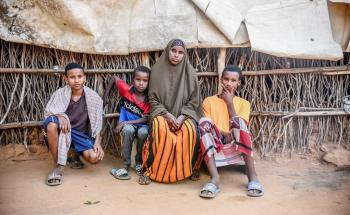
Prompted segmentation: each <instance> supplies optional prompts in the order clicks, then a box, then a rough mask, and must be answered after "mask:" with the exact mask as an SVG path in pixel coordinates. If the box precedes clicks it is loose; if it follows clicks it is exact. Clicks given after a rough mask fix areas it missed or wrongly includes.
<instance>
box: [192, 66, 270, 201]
mask: <svg viewBox="0 0 350 215" xmlns="http://www.w3.org/2000/svg"><path fill="white" fill-rule="evenodd" d="M241 79H242V71H241V69H240V68H239V67H237V66H235V65H227V66H226V67H225V69H224V71H223V73H222V77H221V82H222V88H223V91H222V93H221V94H219V95H215V96H210V97H208V98H206V99H205V100H204V102H203V114H204V116H205V117H204V118H202V119H200V121H199V130H200V133H201V149H202V153H203V157H204V160H205V162H206V164H207V166H208V170H209V173H210V175H211V181H210V182H209V183H207V184H206V185H204V187H203V189H202V190H201V192H200V197H203V198H214V197H215V196H216V194H217V193H218V192H219V185H220V176H219V173H218V171H217V167H220V166H226V165H231V164H235V163H238V162H240V161H241V156H243V159H244V162H245V164H246V168H247V173H248V180H249V183H248V193H247V194H248V196H253V197H258V196H262V195H264V190H263V188H262V186H261V184H260V182H259V180H258V177H257V174H256V172H255V167H254V160H253V157H252V156H253V151H252V141H251V136H250V132H249V130H248V126H247V125H248V123H249V115H250V103H249V102H248V101H247V100H245V99H242V98H240V97H238V96H235V95H234V93H235V91H236V89H237V88H238V86H239V85H240V84H241Z"/></svg>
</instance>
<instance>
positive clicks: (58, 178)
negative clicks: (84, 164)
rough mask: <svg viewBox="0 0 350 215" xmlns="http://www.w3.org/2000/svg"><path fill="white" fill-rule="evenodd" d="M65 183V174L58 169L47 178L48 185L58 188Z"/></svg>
mask: <svg viewBox="0 0 350 215" xmlns="http://www.w3.org/2000/svg"><path fill="white" fill-rule="evenodd" d="M62 181H63V173H62V172H61V171H59V170H57V169H56V168H55V169H54V170H53V171H52V172H51V173H50V174H49V175H48V176H47V180H46V185H48V186H57V185H61V184H62Z"/></svg>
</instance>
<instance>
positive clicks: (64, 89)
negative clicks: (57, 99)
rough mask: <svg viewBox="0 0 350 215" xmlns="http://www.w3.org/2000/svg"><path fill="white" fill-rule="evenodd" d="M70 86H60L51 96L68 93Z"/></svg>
mask: <svg viewBox="0 0 350 215" xmlns="http://www.w3.org/2000/svg"><path fill="white" fill-rule="evenodd" d="M70 92H71V91H70V88H69V87H68V86H64V87H61V88H59V89H57V90H56V91H55V92H53V93H52V96H54V95H59V94H65V93H70Z"/></svg>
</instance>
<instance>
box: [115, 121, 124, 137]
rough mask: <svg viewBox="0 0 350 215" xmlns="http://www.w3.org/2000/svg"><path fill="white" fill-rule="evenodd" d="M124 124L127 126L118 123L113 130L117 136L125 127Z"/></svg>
mask: <svg viewBox="0 0 350 215" xmlns="http://www.w3.org/2000/svg"><path fill="white" fill-rule="evenodd" d="M126 124H127V123H126V122H121V123H119V124H118V125H117V127H116V128H115V129H114V132H115V133H116V134H119V133H120V132H121V131H122V129H123V128H124V126H125V125H126Z"/></svg>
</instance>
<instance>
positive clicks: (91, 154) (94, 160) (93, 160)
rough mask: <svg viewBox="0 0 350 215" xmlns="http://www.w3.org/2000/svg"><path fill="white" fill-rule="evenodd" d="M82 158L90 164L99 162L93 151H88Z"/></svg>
mask: <svg viewBox="0 0 350 215" xmlns="http://www.w3.org/2000/svg"><path fill="white" fill-rule="evenodd" d="M84 158H85V160H86V161H87V162H89V163H90V164H97V163H98V162H99V160H98V158H97V154H96V153H95V152H89V153H88V154H87V155H85V156H84Z"/></svg>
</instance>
